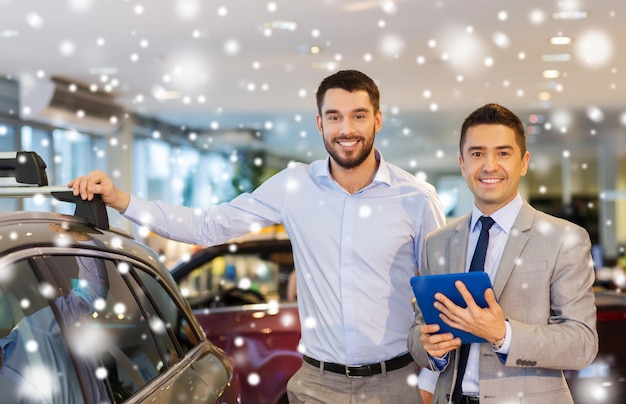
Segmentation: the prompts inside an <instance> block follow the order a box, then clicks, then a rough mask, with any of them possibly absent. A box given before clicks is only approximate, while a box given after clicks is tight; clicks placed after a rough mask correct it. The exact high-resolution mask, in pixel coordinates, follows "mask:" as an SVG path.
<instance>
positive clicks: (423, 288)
mask: <svg viewBox="0 0 626 404" xmlns="http://www.w3.org/2000/svg"><path fill="white" fill-rule="evenodd" d="M456 281H461V282H463V283H464V284H465V286H466V287H467V289H468V290H469V292H470V293H471V294H472V296H473V298H474V300H475V301H476V304H477V305H478V306H480V307H483V308H484V307H487V306H488V305H487V302H486V301H485V297H484V295H485V290H487V288H491V287H492V286H491V281H490V280H489V276H488V275H487V274H486V273H485V272H461V273H452V274H442V275H423V276H414V277H412V278H411V286H412V287H413V293H415V298H416V299H417V304H418V306H419V309H420V311H421V312H422V315H423V316H424V321H425V323H426V324H439V326H440V327H441V328H440V331H439V333H447V332H449V333H452V334H453V335H454V336H455V337H458V338H461V340H462V341H463V343H464V344H466V343H471V342H486V341H485V339H484V338H480V337H477V336H475V335H473V334H470V333H468V332H466V331H462V330H459V329H457V328H453V327H450V326H449V325H447V324H446V323H444V322H443V320H441V318H440V317H439V314H440V312H439V310H437V309H436V308H435V307H434V306H433V304H434V303H435V301H436V300H435V293H438V292H439V293H442V294H444V295H445V296H447V297H448V298H449V299H450V300H452V301H453V302H454V304H456V305H457V306H460V307H467V305H466V304H465V301H464V300H463V297H462V296H461V293H460V292H459V291H458V290H457V288H456V286H455V284H454V283H455V282H456Z"/></svg>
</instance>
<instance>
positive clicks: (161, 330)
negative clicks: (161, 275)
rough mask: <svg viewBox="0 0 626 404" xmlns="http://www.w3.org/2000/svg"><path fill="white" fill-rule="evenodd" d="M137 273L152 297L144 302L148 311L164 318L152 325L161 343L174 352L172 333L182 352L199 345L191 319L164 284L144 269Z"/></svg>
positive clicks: (198, 337)
mask: <svg viewBox="0 0 626 404" xmlns="http://www.w3.org/2000/svg"><path fill="white" fill-rule="evenodd" d="M136 274H137V276H138V278H139V281H140V282H141V284H142V286H143V288H145V289H146V290H147V291H148V296H149V297H150V299H149V301H146V302H144V306H145V307H146V311H147V312H149V313H151V314H152V316H153V318H157V315H158V318H163V319H164V323H163V324H159V323H157V324H156V326H155V327H152V330H153V331H155V334H156V336H157V338H158V339H159V340H161V343H162V344H163V345H165V346H168V347H171V348H170V349H169V351H170V352H172V353H174V352H175V351H174V350H173V348H174V346H173V344H172V340H171V339H170V334H171V335H172V336H173V338H174V339H175V340H176V342H177V343H178V347H179V349H180V350H181V352H182V354H186V353H187V352H189V350H191V349H192V348H193V347H195V346H197V345H198V344H199V342H200V336H199V335H198V334H197V333H196V330H195V329H193V328H192V327H191V326H190V322H189V319H188V318H187V317H186V316H185V315H184V311H183V309H182V308H181V307H179V306H178V304H177V303H176V301H175V300H174V298H173V297H172V296H171V295H170V294H169V293H168V292H167V290H166V289H165V288H164V286H163V285H162V284H161V283H160V282H159V281H158V280H157V279H155V278H154V277H153V276H151V275H150V274H148V273H146V272H144V271H137V272H136ZM143 288H141V289H143ZM168 331H169V332H168ZM168 358H169V359H170V360H171V359H172V356H171V355H169V356H168ZM174 362H176V361H175V360H171V363H174Z"/></svg>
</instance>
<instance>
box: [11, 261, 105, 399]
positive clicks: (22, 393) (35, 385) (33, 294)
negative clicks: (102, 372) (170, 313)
mask: <svg viewBox="0 0 626 404" xmlns="http://www.w3.org/2000/svg"><path fill="white" fill-rule="evenodd" d="M39 261H40V260H38V259H34V258H33V259H28V260H23V261H19V262H16V263H12V264H10V265H3V266H2V267H0V295H1V297H0V304H1V305H2V306H3V308H2V310H1V311H2V316H3V320H2V329H0V349H1V351H2V352H1V359H2V360H1V362H2V363H0V391H1V392H2V393H1V394H2V400H3V402H85V401H86V398H85V397H84V395H83V391H82V389H81V386H80V380H84V381H88V380H90V383H92V384H91V388H90V389H89V390H88V391H86V394H88V396H89V397H88V399H89V401H94V402H102V401H105V400H106V401H110V400H109V398H108V393H107V391H106V386H105V385H104V383H103V382H102V379H99V378H98V377H97V376H96V373H95V366H94V365H95V364H94V363H93V362H90V359H91V358H89V359H87V358H85V360H82V359H81V360H75V358H73V357H72V355H71V354H70V350H69V348H68V345H67V344H66V343H65V341H64V339H63V334H64V332H65V330H67V329H69V328H71V327H74V326H76V325H77V324H79V323H80V319H81V317H84V316H86V315H88V314H89V307H88V305H87V304H86V303H85V302H84V300H82V299H81V298H78V297H76V295H71V296H70V295H63V294H60V293H58V289H57V288H56V287H55V286H54V284H53V283H50V282H49V279H43V278H41V276H39V275H40V274H39V273H37V271H35V267H37V266H38V262H39ZM76 266H77V265H76V264H74V267H76ZM76 272H77V271H76ZM49 302H52V304H50V303H49ZM65 309H67V310H65ZM61 310H65V311H64V312H61ZM61 314H63V315H61ZM5 316H7V317H5ZM59 319H63V320H64V321H63V322H59ZM9 327H10V328H9ZM81 371H86V373H85V374H81V373H80V372H81ZM5 400H6V401H5Z"/></svg>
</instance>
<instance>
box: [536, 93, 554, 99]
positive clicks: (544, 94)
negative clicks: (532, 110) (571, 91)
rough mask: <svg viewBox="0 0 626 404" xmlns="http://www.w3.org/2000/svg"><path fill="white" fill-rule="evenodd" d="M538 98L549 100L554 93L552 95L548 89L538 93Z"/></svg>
mask: <svg viewBox="0 0 626 404" xmlns="http://www.w3.org/2000/svg"><path fill="white" fill-rule="evenodd" d="M537 98H538V99H539V101H549V100H550V98H552V95H550V93H549V92H547V91H543V92H541V93H539V94H537Z"/></svg>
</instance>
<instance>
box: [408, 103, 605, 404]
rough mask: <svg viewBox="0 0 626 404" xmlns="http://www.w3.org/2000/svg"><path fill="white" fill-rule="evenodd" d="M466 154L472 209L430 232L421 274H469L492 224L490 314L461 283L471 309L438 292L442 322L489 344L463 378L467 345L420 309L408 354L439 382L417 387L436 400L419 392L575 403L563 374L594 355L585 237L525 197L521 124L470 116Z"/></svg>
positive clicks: (504, 114)
mask: <svg viewBox="0 0 626 404" xmlns="http://www.w3.org/2000/svg"><path fill="white" fill-rule="evenodd" d="M460 153H461V154H460V156H459V163H460V165H461V171H462V174H463V176H464V177H465V180H466V182H467V186H468V187H469V189H470V190H471V192H472V194H473V195H474V208H473V210H472V212H471V213H469V214H467V215H466V216H464V217H461V218H459V219H457V220H455V221H453V222H451V223H449V224H447V225H446V226H445V227H443V228H440V229H438V230H435V231H433V232H432V233H431V234H429V236H428V237H427V239H426V240H425V242H424V245H423V252H422V258H421V265H420V274H421V275H432V274H444V273H451V272H465V271H467V270H468V268H469V265H470V260H471V259H472V256H473V253H474V249H475V247H476V244H477V242H478V237H479V236H478V235H479V233H480V230H481V227H482V221H480V220H479V218H480V217H481V216H488V217H490V218H491V219H493V220H494V221H495V224H493V225H492V226H491V227H490V230H489V241H488V248H487V255H486V260H485V263H484V270H485V272H487V273H488V274H489V277H490V279H491V281H492V283H493V290H491V289H488V290H487V291H486V292H485V299H486V301H487V303H488V307H486V308H481V307H479V306H478V305H476V303H475V301H474V299H473V298H472V296H471V294H470V293H469V292H468V291H467V289H466V288H465V285H463V283H462V282H458V281H457V283H456V286H457V289H458V290H459V292H460V293H461V295H462V296H463V297H464V299H465V301H466V303H467V307H466V308H462V307H460V306H457V305H455V304H454V303H452V302H451V301H450V300H449V299H448V298H447V297H446V296H444V295H443V294H441V293H437V294H436V295H435V298H436V303H435V307H436V308H437V309H438V310H439V311H440V312H441V318H442V320H443V321H444V322H445V323H446V324H448V325H450V326H452V327H454V328H458V329H461V330H464V331H468V332H470V333H472V334H475V335H477V336H479V337H483V338H484V339H485V340H486V341H487V342H486V343H481V344H478V343H474V344H470V350H469V356H468V357H467V358H468V359H467V365H466V367H465V372H462V374H459V373H460V372H459V371H458V368H459V362H461V360H460V356H461V354H460V351H461V349H460V347H461V344H462V343H463V341H461V340H460V339H459V338H454V337H453V336H452V334H449V333H439V334H438V333H437V332H438V330H439V325H437V324H424V320H423V317H422V315H421V312H420V311H419V309H418V310H417V311H416V319H415V323H414V325H413V326H412V328H411V332H410V335H409V339H408V345H409V350H410V352H411V354H412V355H413V358H414V359H415V360H416V361H417V363H418V364H419V365H421V366H422V367H424V368H426V369H430V370H431V371H434V373H429V372H427V373H428V375H427V376H432V375H434V378H433V377H430V381H431V388H430V389H429V388H428V387H427V385H428V383H427V381H426V380H423V379H428V377H424V378H422V379H420V387H421V388H422V389H426V390H431V392H432V393H433V395H432V396H429V393H428V392H424V391H423V392H422V393H423V395H425V397H427V398H431V399H432V402H434V403H444V402H455V403H458V402H461V403H482V404H485V403H498V404H500V403H526V402H532V403H534V404H536V403H551V404H554V403H571V402H572V396H571V394H570V392H569V389H568V387H567V383H566V381H565V378H564V376H563V370H564V369H574V370H575V369H582V368H584V367H586V366H588V365H589V364H590V363H591V362H592V361H593V360H594V358H595V356H596V354H597V350H598V335H597V332H596V308H595V302H594V294H593V291H592V285H593V282H594V271H593V263H592V259H591V254H590V248H591V242H590V240H589V235H588V233H587V232H586V231H585V230H584V229H583V228H581V227H579V226H577V225H575V224H573V223H570V222H567V221H565V220H562V219H558V218H556V217H552V216H550V215H547V214H545V213H543V212H540V211H537V210H536V209H534V208H533V207H532V206H530V205H529V204H528V202H526V201H524V200H523V199H522V197H521V196H520V194H519V191H518V186H519V183H520V180H521V177H523V176H524V175H526V172H527V170H528V161H529V159H530V154H529V152H528V151H527V150H526V137H525V130H524V126H523V124H522V122H521V121H520V119H519V118H518V117H517V116H516V115H515V114H513V113H512V112H511V111H509V110H508V109H506V108H504V107H502V106H500V105H497V104H487V105H485V106H483V107H481V108H479V109H477V110H476V111H474V112H472V113H471V114H470V115H469V116H468V117H467V118H466V119H465V121H464V123H463V126H462V128H461V140H460ZM487 220H490V219H487ZM434 379H437V380H436V381H435V380H434ZM457 380H458V381H459V383H458V386H457V387H456V389H455V384H457ZM435 383H436V384H435Z"/></svg>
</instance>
